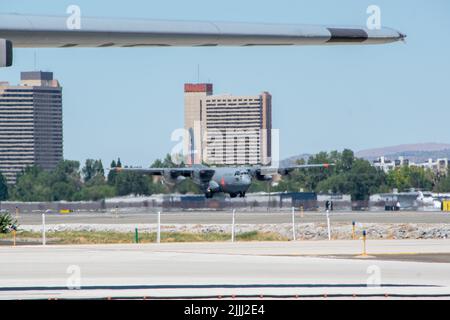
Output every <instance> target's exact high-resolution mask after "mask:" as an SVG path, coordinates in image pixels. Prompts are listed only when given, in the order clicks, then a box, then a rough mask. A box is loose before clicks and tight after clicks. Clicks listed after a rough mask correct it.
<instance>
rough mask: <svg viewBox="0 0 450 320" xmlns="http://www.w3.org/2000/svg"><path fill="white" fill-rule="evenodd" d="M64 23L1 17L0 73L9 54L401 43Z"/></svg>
mask: <svg viewBox="0 0 450 320" xmlns="http://www.w3.org/2000/svg"><path fill="white" fill-rule="evenodd" d="M69 19H70V17H67V16H66V17H57V16H30V15H21V14H0V67H10V66H12V64H13V48H109V47H124V48H131V47H170V46H185V47H186V46H193V47H207V46H303V45H336V44H338V45H342V44H357V45H366V44H385V43H390V42H396V41H401V40H403V39H404V38H405V37H406V36H405V35H404V34H402V33H401V32H398V31H396V30H394V29H390V28H379V29H369V28H365V27H350V26H325V25H302V24H268V23H238V22H213V21H204V22H201V21H168V20H142V19H107V18H85V17H82V16H80V17H79V26H75V27H73V26H72V25H70V23H69V22H68V21H69ZM122 63H125V62H124V61H122Z"/></svg>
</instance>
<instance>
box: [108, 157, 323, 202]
mask: <svg viewBox="0 0 450 320" xmlns="http://www.w3.org/2000/svg"><path fill="white" fill-rule="evenodd" d="M330 166H331V165H329V164H309V165H297V166H290V167H280V168H273V167H262V166H254V167H219V168H213V167H206V166H202V165H195V166H193V167H187V168H149V169H141V168H111V169H110V170H116V171H118V172H121V171H124V172H136V173H140V174H148V175H156V176H162V177H163V179H164V181H165V182H166V183H168V184H170V185H174V184H176V183H180V182H181V181H183V180H184V179H186V178H191V179H192V181H193V182H194V183H195V184H197V185H198V186H199V187H200V189H201V190H202V192H204V193H205V196H206V197H207V198H212V197H213V196H214V194H216V193H228V194H229V195H230V196H231V197H232V198H234V197H237V196H240V197H245V194H246V192H247V191H248V189H249V188H250V186H251V184H252V182H253V179H256V180H259V181H271V180H272V178H273V176H274V175H277V174H280V175H288V174H289V173H290V172H291V171H293V170H296V169H312V168H328V167H330Z"/></svg>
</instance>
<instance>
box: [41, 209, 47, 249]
mask: <svg viewBox="0 0 450 320" xmlns="http://www.w3.org/2000/svg"><path fill="white" fill-rule="evenodd" d="M46 244H47V239H46V237H45V213H43V214H42V245H43V246H45V245H46Z"/></svg>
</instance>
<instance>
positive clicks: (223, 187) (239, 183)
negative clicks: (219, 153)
mask: <svg viewBox="0 0 450 320" xmlns="http://www.w3.org/2000/svg"><path fill="white" fill-rule="evenodd" d="M215 170H216V172H215V173H214V176H213V177H212V179H211V181H209V183H208V184H207V185H206V188H205V195H206V197H207V198H211V197H212V196H213V195H214V194H215V193H221V192H222V193H228V194H229V195H230V196H231V197H232V198H234V197H237V196H240V197H245V193H246V192H247V191H248V189H249V188H250V185H251V183H252V177H251V175H249V173H248V172H247V170H246V169H243V168H242V169H241V168H216V169H215Z"/></svg>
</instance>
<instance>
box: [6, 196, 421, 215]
mask: <svg viewBox="0 0 450 320" xmlns="http://www.w3.org/2000/svg"><path fill="white" fill-rule="evenodd" d="M387 205H388V204H387V203H386V202H384V201H378V202H369V201H351V202H350V201H333V211H336V212H344V211H345V212H348V211H385V210H386V207H387ZM292 207H295V208H298V209H299V210H300V209H301V210H303V211H321V212H324V211H325V207H326V201H318V200H305V201H291V200H286V199H282V200H280V198H278V199H272V200H270V201H252V200H245V199H203V200H199V199H195V200H192V199H191V200H183V201H180V200H175V199H173V200H165V201H155V200H153V201H149V200H143V201H119V202H108V201H91V202H27V203H25V202H0V211H2V212H6V211H7V212H11V213H12V212H15V211H16V210H19V211H20V212H23V213H33V212H36V213H44V212H48V213H57V212H62V211H66V212H110V211H114V210H121V211H122V212H123V213H126V212H146V211H155V210H159V209H161V210H163V211H165V212H171V211H173V212H176V211H226V210H232V209H237V210H240V211H246V212H252V211H254V212H264V211H272V212H277V211H288V210H291V208H292ZM422 209H423V208H419V207H417V208H416V207H408V208H402V210H409V211H414V210H422Z"/></svg>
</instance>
